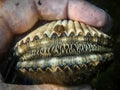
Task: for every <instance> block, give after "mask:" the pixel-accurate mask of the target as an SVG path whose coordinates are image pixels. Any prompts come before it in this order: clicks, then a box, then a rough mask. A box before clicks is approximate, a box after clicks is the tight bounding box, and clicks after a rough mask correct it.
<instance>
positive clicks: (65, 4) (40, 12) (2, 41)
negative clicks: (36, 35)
mask: <svg viewBox="0 0 120 90" xmlns="http://www.w3.org/2000/svg"><path fill="white" fill-rule="evenodd" d="M59 19H72V20H77V21H79V22H84V23H86V24H89V25H92V26H94V27H97V28H103V29H104V30H107V29H110V28H109V27H111V18H110V16H109V14H107V13H106V12H105V11H104V10H102V9H100V8H98V7H96V6H94V5H93V4H91V3H89V2H87V1H85V0H1V1H0V55H2V54H3V53H5V52H6V51H7V50H8V46H9V45H10V42H11V41H12V40H13V36H14V35H18V34H23V33H25V32H26V31H28V30H30V29H31V28H32V27H33V26H34V25H35V24H36V22H37V21H41V22H42V20H49V21H51V20H59ZM1 85H4V86H5V85H7V84H4V83H0V86H1ZM8 86H10V87H11V89H12V88H15V87H16V88H17V89H18V90H19V88H20V90H21V89H28V88H30V87H32V88H33V87H36V88H38V89H39V90H43V89H45V88H46V89H45V90H53V89H55V90H56V89H57V90H58V89H60V90H68V89H70V88H69V87H68V88H67V87H63V86H56V85H37V86H19V85H18V86H17V85H8ZM17 89H14V90H17ZM74 89H75V90H79V89H80V87H79V86H78V87H74ZM29 90H33V89H29ZM36 90H37V89H36ZM72 90H73V89H72ZM86 90H87V89H86Z"/></svg>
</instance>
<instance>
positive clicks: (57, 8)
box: [34, 0, 68, 20]
mask: <svg viewBox="0 0 120 90" xmlns="http://www.w3.org/2000/svg"><path fill="white" fill-rule="evenodd" d="M34 1H35V4H36V7H37V11H38V14H39V16H40V19H43V20H58V19H67V4H68V0H62V1H61V0H34Z"/></svg>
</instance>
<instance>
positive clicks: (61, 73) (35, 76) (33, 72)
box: [15, 20, 113, 85]
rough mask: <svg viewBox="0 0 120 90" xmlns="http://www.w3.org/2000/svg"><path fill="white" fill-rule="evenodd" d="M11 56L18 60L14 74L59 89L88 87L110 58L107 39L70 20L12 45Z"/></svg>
mask: <svg viewBox="0 0 120 90" xmlns="http://www.w3.org/2000/svg"><path fill="white" fill-rule="evenodd" d="M87 36H88V37H87ZM61 37H62V38H61ZM56 38H57V39H56ZM58 43H59V45H58ZM57 46H59V47H57ZM65 46H67V48H65ZM43 51H45V52H43ZM58 51H59V52H58ZM54 52H57V54H56V53H54ZM15 53H16V55H17V56H18V57H19V58H20V60H19V62H18V63H17V68H18V70H19V71H21V72H22V73H23V74H24V75H25V76H27V77H29V78H30V79H32V81H35V83H37V84H40V83H54V84H61V85H76V83H77V85H79V84H80V83H83V82H87V83H88V81H89V80H90V79H91V77H92V76H93V75H94V74H95V73H96V72H97V71H99V70H100V68H101V66H102V65H103V63H105V62H107V61H109V60H111V59H112V57H113V53H112V48H111V37H110V36H108V35H106V34H104V33H103V32H101V31H100V30H98V29H96V28H94V27H92V26H89V25H86V24H84V23H80V22H78V21H72V20H59V21H52V22H50V23H47V24H45V25H43V26H41V27H39V28H37V29H36V30H34V31H33V32H31V33H30V34H28V35H27V36H26V37H24V38H23V39H21V40H20V41H19V42H18V43H17V44H16V46H15ZM54 54H56V56H55V55H54ZM46 56H47V57H46Z"/></svg>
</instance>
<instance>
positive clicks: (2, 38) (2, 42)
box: [0, 18, 12, 55]
mask: <svg viewBox="0 0 120 90" xmlns="http://www.w3.org/2000/svg"><path fill="white" fill-rule="evenodd" d="M10 31H11V30H10V28H9V27H8V26H7V25H6V23H5V22H4V20H3V19H2V18H0V55H1V54H2V53H4V52H6V50H7V49H8V48H7V47H8V46H9V45H10V42H11V40H12V33H11V32H10Z"/></svg>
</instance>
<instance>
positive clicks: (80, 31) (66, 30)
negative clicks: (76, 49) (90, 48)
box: [17, 20, 110, 45]
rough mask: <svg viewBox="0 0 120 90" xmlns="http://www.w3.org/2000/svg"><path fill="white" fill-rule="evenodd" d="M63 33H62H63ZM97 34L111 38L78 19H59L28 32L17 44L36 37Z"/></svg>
mask: <svg viewBox="0 0 120 90" xmlns="http://www.w3.org/2000/svg"><path fill="white" fill-rule="evenodd" d="M61 34H62V35H61ZM65 35H66V36H72V35H74V36H78V35H79V36H86V35H91V36H97V37H101V36H103V37H104V38H110V37H109V36H108V35H107V34H104V33H103V32H101V31H100V30H97V29H96V28H94V27H92V26H89V25H86V24H84V23H80V22H78V21H72V20H58V21H52V22H50V23H47V24H45V25H43V26H41V27H39V28H37V29H36V30H34V31H33V32H31V33H30V34H28V35H27V36H26V37H25V38H23V39H22V40H20V41H19V42H18V43H17V45H21V44H22V43H26V42H29V41H33V40H34V39H42V38H45V37H48V38H52V37H60V36H65Z"/></svg>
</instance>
